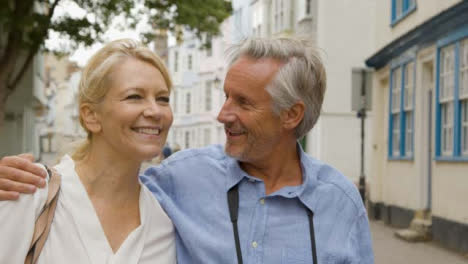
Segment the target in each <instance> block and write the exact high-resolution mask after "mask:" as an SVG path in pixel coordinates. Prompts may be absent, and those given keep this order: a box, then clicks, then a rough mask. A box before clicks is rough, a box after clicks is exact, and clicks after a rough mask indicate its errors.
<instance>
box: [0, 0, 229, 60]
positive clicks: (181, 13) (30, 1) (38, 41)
mask: <svg viewBox="0 0 468 264" xmlns="http://www.w3.org/2000/svg"><path fill="white" fill-rule="evenodd" d="M0 2H2V3H1V5H2V7H1V8H0V44H1V43H4V45H3V47H5V46H7V45H6V42H8V41H9V38H10V37H11V36H13V35H16V37H17V38H18V39H20V41H18V43H17V44H19V46H20V47H21V49H23V50H26V51H29V50H31V49H32V50H34V49H37V47H39V46H41V45H42V44H43V43H44V41H45V39H46V38H47V36H48V33H49V32H50V30H53V31H55V32H57V33H59V34H60V36H61V37H63V38H64V39H69V40H71V47H72V48H76V47H78V45H84V46H90V45H92V44H93V43H94V42H96V41H100V40H102V39H101V37H102V35H103V33H104V32H105V31H106V30H107V29H108V27H109V25H110V24H111V22H112V20H113V19H114V18H115V17H116V16H124V18H125V21H127V25H126V26H129V27H135V25H136V24H137V22H139V21H140V19H141V17H142V16H147V17H149V18H150V19H149V21H150V23H151V26H152V28H153V29H154V30H152V31H149V32H142V34H141V41H143V42H149V41H151V40H152V38H153V37H154V34H155V30H156V29H165V30H169V31H172V32H175V33H176V35H177V34H178V33H179V32H180V31H181V28H184V29H187V30H190V31H193V32H194V33H195V34H196V36H197V37H199V38H200V39H207V37H209V36H214V35H217V34H219V26H220V24H221V23H222V21H223V20H224V19H226V18H227V17H228V16H229V15H230V13H231V12H232V7H231V2H230V1H229V0H203V1H200V0H0ZM65 2H71V3H75V4H76V5H77V6H79V7H81V8H82V9H84V10H85V11H86V13H87V15H85V16H84V17H81V18H76V16H71V15H70V14H65V15H64V16H61V17H56V16H52V19H51V15H52V14H53V12H54V11H55V10H54V8H55V6H56V5H57V4H63V3H65ZM136 7H137V8H136ZM0 47H1V46H0ZM2 53H3V50H0V56H1V55H2Z"/></svg>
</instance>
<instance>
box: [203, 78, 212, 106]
mask: <svg viewBox="0 0 468 264" xmlns="http://www.w3.org/2000/svg"><path fill="white" fill-rule="evenodd" d="M211 90H212V81H207V82H206V83H205V111H211V101H212V100H211Z"/></svg>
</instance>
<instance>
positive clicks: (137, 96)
mask: <svg viewBox="0 0 468 264" xmlns="http://www.w3.org/2000/svg"><path fill="white" fill-rule="evenodd" d="M125 99H141V96H140V95H138V94H131V95H129V96H127V97H125Z"/></svg>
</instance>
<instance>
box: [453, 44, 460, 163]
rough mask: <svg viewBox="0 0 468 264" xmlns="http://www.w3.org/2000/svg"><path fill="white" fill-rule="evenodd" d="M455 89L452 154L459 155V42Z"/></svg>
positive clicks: (456, 50) (456, 54)
mask: <svg viewBox="0 0 468 264" xmlns="http://www.w3.org/2000/svg"><path fill="white" fill-rule="evenodd" d="M454 52H455V62H454V63H455V74H454V75H455V83H454V84H455V87H454V88H455V90H454V91H453V98H454V99H453V106H454V111H453V118H454V120H453V132H454V135H453V144H454V145H453V155H454V156H455V157H458V156H460V155H461V133H460V132H461V114H460V100H459V98H460V97H459V78H458V77H459V74H460V70H459V65H460V42H457V43H456V44H455V51H454Z"/></svg>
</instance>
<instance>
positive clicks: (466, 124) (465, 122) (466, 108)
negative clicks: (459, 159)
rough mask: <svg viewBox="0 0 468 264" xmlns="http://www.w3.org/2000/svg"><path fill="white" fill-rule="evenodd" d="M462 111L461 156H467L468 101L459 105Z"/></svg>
mask: <svg viewBox="0 0 468 264" xmlns="http://www.w3.org/2000/svg"><path fill="white" fill-rule="evenodd" d="M461 109H462V138H461V139H462V143H461V146H462V155H464V156H468V100H463V102H462V103H461Z"/></svg>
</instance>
